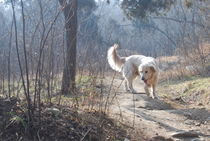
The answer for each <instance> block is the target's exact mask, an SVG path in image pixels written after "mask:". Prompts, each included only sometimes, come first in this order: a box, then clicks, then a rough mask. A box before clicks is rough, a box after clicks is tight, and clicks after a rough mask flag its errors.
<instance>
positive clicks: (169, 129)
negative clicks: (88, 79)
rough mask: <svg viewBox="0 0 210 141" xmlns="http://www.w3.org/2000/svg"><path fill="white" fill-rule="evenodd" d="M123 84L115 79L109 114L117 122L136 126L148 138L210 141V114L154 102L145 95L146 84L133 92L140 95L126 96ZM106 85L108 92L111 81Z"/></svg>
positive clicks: (204, 111)
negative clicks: (120, 121)
mask: <svg viewBox="0 0 210 141" xmlns="http://www.w3.org/2000/svg"><path fill="white" fill-rule="evenodd" d="M122 81H123V80H121V79H114V83H113V86H112V91H111V95H110V99H113V102H112V104H113V106H111V110H110V112H111V113H112V114H113V115H115V118H119V119H121V120H123V121H124V122H125V123H128V124H130V126H133V124H134V126H135V128H136V129H137V130H141V131H143V133H144V134H145V135H146V136H147V137H149V138H152V137H155V136H156V137H157V136H163V137H165V138H173V139H174V140H177V141H191V140H194V141H210V111H209V110H207V109H205V108H200V109H197V108H186V107H181V106H180V107H179V108H174V106H172V105H171V103H170V102H168V103H167V102H165V101H164V100H163V99H161V98H159V99H151V98H149V97H147V96H146V95H145V94H144V90H143V83H138V82H137V80H136V81H135V83H134V88H135V89H136V90H137V91H138V92H141V94H131V93H126V92H125V91H124V89H123V85H122ZM105 83H106V84H107V87H108V88H109V87H110V86H111V78H110V79H106V80H105ZM134 105H135V106H134ZM176 107H177V106H176ZM134 113H135V114H134ZM119 115H120V116H119Z"/></svg>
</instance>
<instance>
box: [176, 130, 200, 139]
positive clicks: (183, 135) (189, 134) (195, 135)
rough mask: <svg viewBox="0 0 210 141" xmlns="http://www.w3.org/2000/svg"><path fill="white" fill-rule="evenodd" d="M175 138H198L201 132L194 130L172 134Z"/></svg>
mask: <svg viewBox="0 0 210 141" xmlns="http://www.w3.org/2000/svg"><path fill="white" fill-rule="evenodd" d="M172 137H174V138H198V137H199V133H196V132H193V131H182V132H178V133H175V134H173V135H172Z"/></svg>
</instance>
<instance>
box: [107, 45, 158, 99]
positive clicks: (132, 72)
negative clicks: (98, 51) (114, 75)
mask: <svg viewBox="0 0 210 141" xmlns="http://www.w3.org/2000/svg"><path fill="white" fill-rule="evenodd" d="M117 48H118V45H116V44H115V45H114V46H112V47H110V48H109V50H108V54H107V59H108V63H109V65H110V67H111V68H112V69H114V70H116V71H118V72H122V74H123V77H124V78H125V89H126V91H131V92H132V93H136V91H135V90H134V89H133V84H132V82H133V79H135V78H136V77H137V76H138V75H139V76H140V77H141V79H143V78H144V79H145V80H144V83H145V92H146V94H147V95H148V96H150V97H152V98H155V97H156V93H155V88H156V84H157V79H158V70H159V69H158V66H157V64H156V61H155V59H154V58H152V57H146V56H143V55H131V56H129V57H120V56H119V55H118V54H117V53H116V49H117ZM149 89H150V91H149Z"/></svg>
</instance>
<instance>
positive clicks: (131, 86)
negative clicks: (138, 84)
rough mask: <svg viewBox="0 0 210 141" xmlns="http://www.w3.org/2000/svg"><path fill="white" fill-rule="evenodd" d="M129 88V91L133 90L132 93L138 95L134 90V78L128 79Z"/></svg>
mask: <svg viewBox="0 0 210 141" xmlns="http://www.w3.org/2000/svg"><path fill="white" fill-rule="evenodd" d="M128 86H129V89H130V90H131V92H132V93H134V94H135V93H137V92H136V91H135V90H134V89H133V78H132V77H129V78H128Z"/></svg>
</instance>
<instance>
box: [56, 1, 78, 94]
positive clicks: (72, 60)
mask: <svg viewBox="0 0 210 141" xmlns="http://www.w3.org/2000/svg"><path fill="white" fill-rule="evenodd" d="M59 3H60V5H61V6H62V8H63V13H64V18H65V28H66V46H67V51H66V52H67V53H66V62H65V66H64V71H63V80H62V88H61V91H62V93H63V94H70V93H72V92H73V91H74V90H75V76H76V45H77V0H59Z"/></svg>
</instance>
